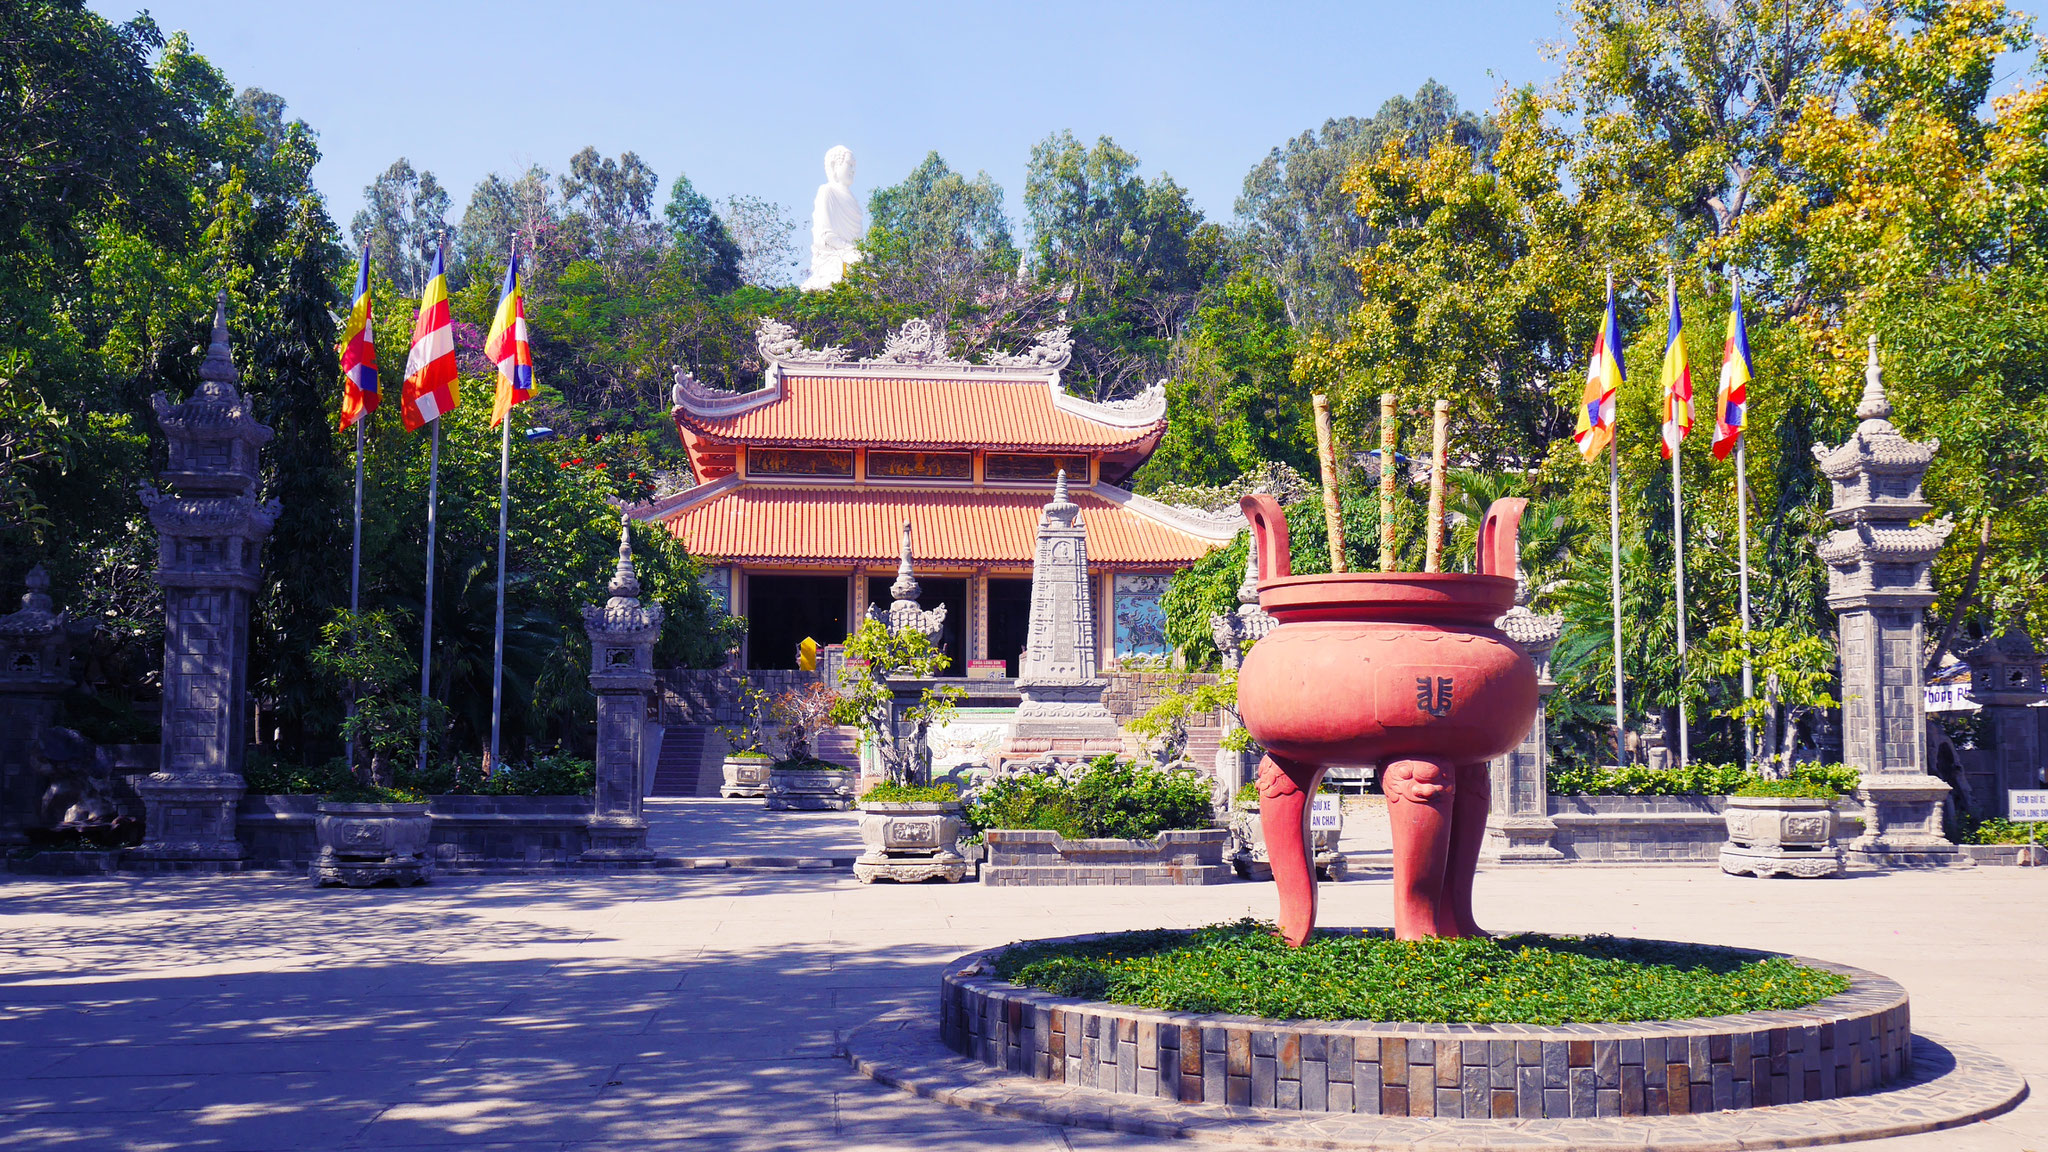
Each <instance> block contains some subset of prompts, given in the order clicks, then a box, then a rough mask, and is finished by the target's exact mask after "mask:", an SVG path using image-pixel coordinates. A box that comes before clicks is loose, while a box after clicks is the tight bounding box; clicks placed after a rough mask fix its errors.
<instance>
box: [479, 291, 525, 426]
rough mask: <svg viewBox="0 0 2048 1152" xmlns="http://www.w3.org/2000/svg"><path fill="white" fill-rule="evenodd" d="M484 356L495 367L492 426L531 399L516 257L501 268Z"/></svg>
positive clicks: (523, 296) (485, 340) (522, 307)
mask: <svg viewBox="0 0 2048 1152" xmlns="http://www.w3.org/2000/svg"><path fill="white" fill-rule="evenodd" d="M484 355H486V356H489V357H490V358H491V359H492V360H493V361H495V362H496V363H497V365H498V394H497V396H496V398H495V399H493V400H492V401H491V426H492V427H496V426H497V425H498V424H499V423H500V422H502V421H503V420H504V419H505V416H506V414H507V413H509V412H511V411H512V406H513V405H514V404H524V403H526V402H527V401H528V400H531V399H533V348H532V347H531V346H529V345H528V344H527V342H526V294H525V293H524V292H521V291H520V290H519V254H518V253H517V252H514V253H513V254H512V263H510V264H508V265H506V267H505V286H504V288H502V289H500V290H499V292H498V315H497V316H496V318H494V319H493V320H492V321H491V332H490V335H488V336H486V337H484Z"/></svg>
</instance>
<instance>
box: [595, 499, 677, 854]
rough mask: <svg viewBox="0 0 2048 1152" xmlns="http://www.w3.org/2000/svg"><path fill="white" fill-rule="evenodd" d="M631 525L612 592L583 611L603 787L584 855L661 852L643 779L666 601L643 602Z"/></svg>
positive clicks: (622, 534)
mask: <svg viewBox="0 0 2048 1152" xmlns="http://www.w3.org/2000/svg"><path fill="white" fill-rule="evenodd" d="M630 524H631V521H630V520H629V519H628V518H627V517H625V516H623V515H622V516H621V517H620V518H619V565H618V567H617V568H616V569H614V570H613V572H612V582H611V584H610V585H609V586H608V587H607V589H606V590H607V591H609V592H610V593H611V599H609V600H606V601H605V602H604V603H603V604H592V605H590V606H589V607H587V608H585V609H584V610H583V630H584V632H585V633H587V634H588V635H589V637H590V688H591V691H593V692H595V693H597V787H596V788H595V790H594V795H593V796H592V803H591V809H590V847H589V848H588V849H586V850H585V851H584V853H583V858H584V859H585V860H652V859H654V851H653V849H651V848H649V847H648V846H647V817H646V816H645V815H643V813H642V794H643V793H644V792H645V791H646V790H645V789H644V788H642V787H641V786H640V784H641V782H640V766H641V761H642V752H643V750H644V749H643V747H642V743H643V741H644V740H645V739H646V725H645V724H643V723H642V721H643V720H644V719H645V718H646V716H647V702H648V700H649V699H651V698H652V697H653V695H654V641H655V639H656V638H657V637H659V636H660V635H661V619H662V610H661V605H659V604H645V605H643V604H641V603H640V577H639V574H638V573H637V572H635V571H634V570H633V540H632V536H631V535H630Z"/></svg>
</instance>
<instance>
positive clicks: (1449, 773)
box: [1276, 759, 1484, 940]
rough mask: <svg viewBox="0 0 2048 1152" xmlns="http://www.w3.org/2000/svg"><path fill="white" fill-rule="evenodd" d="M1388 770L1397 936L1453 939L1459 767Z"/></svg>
mask: <svg viewBox="0 0 2048 1152" xmlns="http://www.w3.org/2000/svg"><path fill="white" fill-rule="evenodd" d="M1386 771H1387V777H1386V785H1385V791H1386V794H1387V819H1388V822H1389V824H1391V825H1392V829H1393V834H1394V936H1395V938H1396V939H1399V940H1422V939H1427V938H1428V937H1431V936H1443V935H1454V934H1455V931H1452V932H1446V931H1445V929H1446V928H1454V921H1453V920H1452V919H1450V918H1449V917H1448V916H1447V915H1446V914H1445V913H1446V911H1447V908H1446V904H1445V900H1444V889H1445V885H1444V881H1445V879H1446V877H1447V876H1448V874H1449V868H1450V859H1451V839H1452V835H1451V834H1452V829H1453V826H1454V820H1455V815H1456V813H1455V808H1456V805H1457V798H1458V797H1457V794H1458V792H1459V788H1458V771H1457V768H1456V766H1454V765H1452V764H1451V763H1450V762H1449V761H1447V760H1425V759H1413V760H1396V761H1394V762H1393V763H1391V764H1389V765H1387V770H1386ZM1481 823H1482V825H1483V824H1484V821H1483V820H1482V821H1481ZM1474 859H1475V861H1476V859H1477V857H1476V856H1475V857H1474ZM1276 868H1277V865H1276ZM1276 874H1277V873H1276Z"/></svg>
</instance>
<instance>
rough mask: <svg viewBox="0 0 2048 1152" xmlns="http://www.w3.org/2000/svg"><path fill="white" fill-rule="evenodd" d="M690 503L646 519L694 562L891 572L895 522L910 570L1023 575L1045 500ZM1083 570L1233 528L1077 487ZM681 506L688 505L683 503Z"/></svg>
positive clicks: (847, 498) (914, 497) (929, 494)
mask: <svg viewBox="0 0 2048 1152" xmlns="http://www.w3.org/2000/svg"><path fill="white" fill-rule="evenodd" d="M710 487H711V488H714V489H719V490H718V491H705V492H704V493H703V495H702V497H701V498H699V499H696V500H695V501H693V502H689V503H683V504H680V505H676V506H672V507H674V508H675V510H673V511H661V512H655V513H654V514H653V515H652V516H651V517H649V518H651V519H655V520H658V521H660V522H662V523H664V524H666V525H667V526H668V528H669V530H670V531H671V532H673V533H674V534H675V535H676V536H677V538H679V539H681V540H682V541H683V544H684V546H685V547H686V548H688V549H689V551H690V552H691V554H692V555H697V556H706V557H714V558H717V559H719V560H728V561H731V560H737V561H743V562H753V563H759V562H781V563H819V564H852V563H894V562H895V561H896V559H897V557H898V554H899V552H900V548H901V540H900V533H901V531H902V526H903V522H904V521H906V520H908V521H910V522H911V524H912V526H913V531H914V533H915V536H916V540H917V560H918V563H919V564H959V563H970V564H1005V565H1014V566H1028V565H1029V564H1030V563H1031V557H1032V552H1033V548H1034V547H1035V545H1036V542H1037V533H1038V518H1039V514H1040V513H1041V512H1042V511H1043V510H1044V508H1045V500H1046V497H1045V493H1043V492H1007V491H1000V490H996V491H991V490H986V489H983V490H978V491H962V490H950V491H931V490H914V489H912V490H879V489H844V488H827V489H821V488H794V487H790V488H784V487H777V486H767V485H753V484H739V483H735V482H733V481H731V480H727V481H725V482H723V483H722V484H720V485H713V486H710ZM1070 498H1071V499H1072V500H1073V501H1074V503H1076V504H1079V505H1080V506H1081V519H1082V522H1083V523H1085V524H1086V525H1087V526H1088V559H1089V561H1090V562H1092V563H1098V564H1111V565H1124V566H1141V567H1143V566H1150V567H1163V566H1169V565H1181V564H1186V563H1188V562H1190V561H1193V560H1196V559H1198V558H1200V557H1201V556H1203V555H1204V554H1206V553H1207V552H1208V551H1209V550H1210V549H1212V548H1216V547H1219V546H1221V545H1223V544H1226V543H1228V542H1229V541H1230V539H1231V537H1232V536H1234V535H1235V534H1236V531H1237V529H1238V528H1240V527H1242V525H1243V521H1242V520H1235V519H1231V520H1218V521H1216V522H1214V523H1208V522H1198V521H1194V520H1192V519H1188V518H1186V517H1184V516H1182V515H1180V514H1178V513H1176V512H1175V511H1174V510H1171V509H1167V508H1165V507H1163V506H1161V505H1157V504H1154V503H1153V502H1151V501H1149V500H1144V499H1143V498H1142V497H1134V496H1131V495H1130V494H1129V493H1126V492H1122V491H1120V490H1115V489H1108V490H1098V489H1090V488H1075V489H1073V490H1072V493H1071V496H1070ZM685 499H686V500H687V499H688V497H686V498H685Z"/></svg>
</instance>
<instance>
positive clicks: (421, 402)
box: [399, 252, 461, 432]
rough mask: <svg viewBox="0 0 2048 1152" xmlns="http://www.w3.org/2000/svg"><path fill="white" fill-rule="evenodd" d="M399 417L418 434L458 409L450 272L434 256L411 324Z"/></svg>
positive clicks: (436, 253)
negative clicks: (424, 288)
mask: <svg viewBox="0 0 2048 1152" xmlns="http://www.w3.org/2000/svg"><path fill="white" fill-rule="evenodd" d="M399 400H400V404H399V408H400V415H402V416H403V417H404V418H405V427H406V430H407V431H410V432H417V431H419V430H420V429H421V428H424V427H426V426H427V423H428V422H429V421H432V420H439V419H440V418H441V417H443V416H445V415H447V414H448V413H450V412H453V411H454V410H455V406H456V405H457V404H459V403H461V397H459V396H458V395H457V394H456V391H455V328H454V326H453V324H451V323H450V321H449V319H448V270H447V268H445V267H444V266H443V264H442V259H441V253H440V252H435V253H434V276H433V278H432V279H430V280H428V281H427V290H426V291H425V292H422V293H420V313H419V316H418V318H417V319H415V320H414V321H413V323H412V353H411V354H410V355H408V356H407V357H406V358H405V387H404V388H403V389H401V390H400V392H399Z"/></svg>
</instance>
